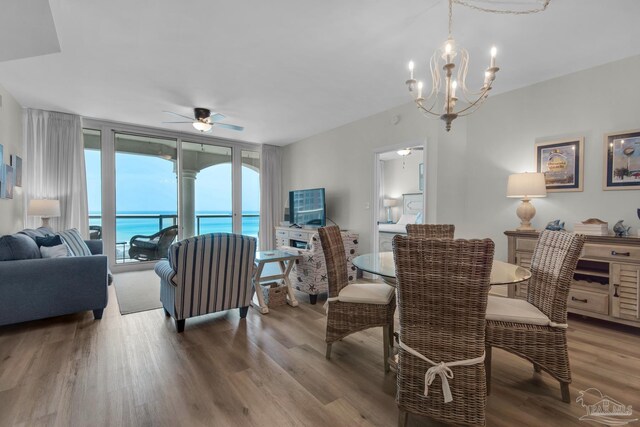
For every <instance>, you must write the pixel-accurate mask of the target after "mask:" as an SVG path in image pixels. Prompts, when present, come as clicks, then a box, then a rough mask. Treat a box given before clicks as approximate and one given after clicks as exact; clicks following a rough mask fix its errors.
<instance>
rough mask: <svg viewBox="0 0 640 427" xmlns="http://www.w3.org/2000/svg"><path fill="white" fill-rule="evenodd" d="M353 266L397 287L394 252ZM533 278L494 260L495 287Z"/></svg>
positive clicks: (377, 254)
mask: <svg viewBox="0 0 640 427" xmlns="http://www.w3.org/2000/svg"><path fill="white" fill-rule="evenodd" d="M353 265H354V266H355V267H356V268H357V269H358V270H361V271H366V272H367V273H371V274H376V275H378V276H380V277H381V278H382V280H384V281H385V283H388V284H389V285H391V286H395V285H396V265H395V262H394V261H393V252H374V253H369V254H363V255H358V256H357V257H355V258H354V259H353ZM530 277H531V272H530V271H529V270H527V269H526V268H523V267H520V266H519V265H515V264H509V263H508V262H504V261H499V260H497V259H494V260H493V265H492V267H491V278H490V279H489V282H490V283H491V286H493V285H513V284H515V283H520V282H523V281H525V280H527V279H529V278H530Z"/></svg>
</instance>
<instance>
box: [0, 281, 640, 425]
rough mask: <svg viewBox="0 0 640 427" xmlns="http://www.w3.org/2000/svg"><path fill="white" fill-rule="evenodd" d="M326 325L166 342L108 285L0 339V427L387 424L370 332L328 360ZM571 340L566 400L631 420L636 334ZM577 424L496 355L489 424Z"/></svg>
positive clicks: (201, 328)
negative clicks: (94, 303) (598, 394)
mask: <svg viewBox="0 0 640 427" xmlns="http://www.w3.org/2000/svg"><path fill="white" fill-rule="evenodd" d="M300 299H301V300H302V301H307V300H306V299H305V297H303V296H301V297H300ZM324 325H325V320H324V315H323V311H322V304H321V303H318V305H316V306H311V305H309V304H308V303H306V302H302V303H301V304H300V307H298V308H292V307H289V306H283V307H279V308H276V309H274V310H272V312H271V313H270V314H268V315H265V316H261V315H260V314H258V313H257V312H256V311H255V310H253V309H251V310H250V311H249V316H248V318H247V319H246V320H240V318H239V316H238V311H237V310H233V311H230V312H226V313H219V314H214V315H208V316H203V317H200V318H197V319H191V320H187V326H186V330H185V332H184V333H183V334H177V333H176V332H175V329H174V326H173V323H172V322H171V321H170V319H167V318H165V316H164V314H163V311H162V310H153V311H147V312H143V313H136V314H130V315H126V316H121V315H120V313H119V312H118V306H117V301H116V298H115V293H114V292H113V287H111V288H110V303H109V306H108V307H107V310H106V311H105V315H104V317H103V319H102V320H101V321H94V320H93V318H92V315H91V313H88V312H87V313H80V314H76V315H70V316H63V317H58V318H55V319H48V320H43V321H36V322H30V323H26V324H22V325H14V326H5V327H0V425H2V426H10V425H23V426H39V425H59V426H89V425H91V426H119V425H126V426H129V425H135V426H165V425H166V426H177V425H184V426H227V425H228V426H237V427H240V426H303V425H304V426H332V427H336V426H372V425H373V426H394V425H396V422H397V407H396V404H395V401H394V394H395V384H394V381H395V377H394V375H393V374H387V375H384V373H383V367H382V359H381V357H382V335H381V332H380V331H377V330H373V331H370V332H363V333H358V334H355V335H352V336H351V337H348V338H346V339H345V340H344V341H342V342H339V343H337V344H334V346H333V357H332V360H331V361H327V360H326V359H325V358H324V352H325V345H324V340H323V337H324ZM569 337H570V355H571V363H572V368H573V378H574V380H573V384H572V385H571V392H572V398H573V399H575V397H576V396H577V394H578V390H581V389H587V388H589V387H596V388H599V389H600V390H601V391H602V393H604V394H607V395H609V396H611V397H613V398H615V399H618V400H620V401H622V402H623V403H625V404H627V405H633V408H634V409H635V411H634V413H635V414H640V336H639V334H638V333H637V332H636V331H635V330H633V329H628V328H620V327H618V328H615V327H612V325H610V324H607V323H602V322H596V321H589V320H583V319H579V318H572V319H570V328H569ZM583 414H584V410H583V408H582V407H580V405H578V404H576V403H575V401H574V402H573V403H572V404H570V405H568V404H565V403H562V402H561V401H560V390H559V387H558V384H557V383H556V382H555V381H553V380H551V379H550V377H549V376H548V375H542V376H540V375H536V374H534V373H533V369H532V367H531V365H530V364H529V363H527V362H525V361H523V360H521V359H518V358H517V357H514V356H511V355H509V354H507V353H505V352H503V351H501V350H494V355H493V391H492V395H491V396H490V397H489V401H488V407H487V419H488V425H489V426H513V425H516V424H517V425H532V426H542V425H546V426H554V425H557V426H584V425H587V423H585V422H583V421H579V420H578V418H579V417H580V416H581V415H583ZM409 425H411V426H417V425H433V424H430V423H429V422H428V421H427V420H424V419H419V418H414V417H412V418H411V419H410V423H409Z"/></svg>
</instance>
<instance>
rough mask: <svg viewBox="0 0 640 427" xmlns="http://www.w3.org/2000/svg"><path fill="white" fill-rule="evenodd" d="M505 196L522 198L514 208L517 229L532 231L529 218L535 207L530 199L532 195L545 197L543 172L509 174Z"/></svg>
mask: <svg viewBox="0 0 640 427" xmlns="http://www.w3.org/2000/svg"><path fill="white" fill-rule="evenodd" d="M507 197H513V198H518V199H522V203H520V206H518V209H516V214H517V215H518V218H520V227H518V228H516V230H519V231H534V228H533V227H532V226H531V220H532V219H533V217H534V216H535V215H536V208H534V207H533V205H532V204H531V202H529V200H531V199H532V198H534V197H547V184H546V182H545V179H544V174H543V173H528V172H524V173H514V174H513V175H509V180H508V181H507Z"/></svg>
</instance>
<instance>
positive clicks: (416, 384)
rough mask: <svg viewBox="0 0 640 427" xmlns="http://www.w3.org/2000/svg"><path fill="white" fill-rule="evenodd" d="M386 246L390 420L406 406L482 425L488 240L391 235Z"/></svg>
mask: <svg viewBox="0 0 640 427" xmlns="http://www.w3.org/2000/svg"><path fill="white" fill-rule="evenodd" d="M393 252H394V258H395V264H396V278H397V292H398V312H399V317H400V343H399V344H400V347H399V358H398V375H397V387H396V390H397V391H396V402H397V404H398V409H399V410H400V413H399V419H398V425H400V426H404V425H405V424H406V422H407V419H408V415H409V413H412V414H417V415H422V416H426V417H429V418H431V419H433V420H436V421H439V422H444V423H448V424H455V425H471V426H484V425H485V405H486V400H487V397H486V383H485V380H486V377H485V372H484V369H485V367H484V364H483V360H484V351H485V346H484V333H485V310H486V306H487V295H488V294H489V286H490V277H491V266H492V261H493V252H494V243H493V242H492V241H491V240H490V239H484V240H453V239H428V238H424V237H411V236H400V235H398V236H395V237H394V238H393ZM427 359H428V360H427ZM443 363H444V364H445V365H443ZM436 377H438V378H436ZM428 379H429V380H428ZM431 381H433V382H431ZM448 391H450V395H449V394H448Z"/></svg>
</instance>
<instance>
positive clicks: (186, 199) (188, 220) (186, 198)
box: [182, 169, 199, 239]
mask: <svg viewBox="0 0 640 427" xmlns="http://www.w3.org/2000/svg"><path fill="white" fill-rule="evenodd" d="M198 172H199V171H196V170H188V169H183V171H182V215H183V217H182V227H183V228H182V237H183V238H185V239H186V238H188V237H192V236H195V235H196V233H197V231H198V230H197V228H196V176H197V175H198Z"/></svg>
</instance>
